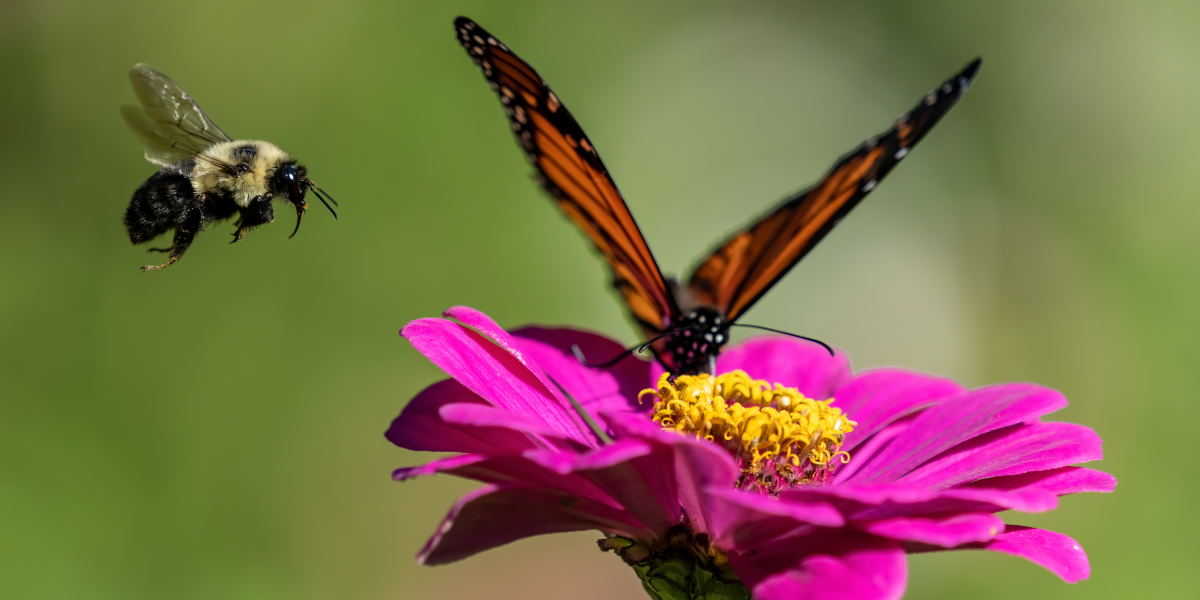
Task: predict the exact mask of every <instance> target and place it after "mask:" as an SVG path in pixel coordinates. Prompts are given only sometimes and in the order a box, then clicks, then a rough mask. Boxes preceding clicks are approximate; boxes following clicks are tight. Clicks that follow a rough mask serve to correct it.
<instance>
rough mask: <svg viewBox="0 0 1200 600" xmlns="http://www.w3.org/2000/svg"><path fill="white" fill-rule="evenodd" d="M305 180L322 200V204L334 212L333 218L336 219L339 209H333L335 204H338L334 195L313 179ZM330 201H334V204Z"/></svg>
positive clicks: (309, 187) (314, 193)
mask: <svg viewBox="0 0 1200 600" xmlns="http://www.w3.org/2000/svg"><path fill="white" fill-rule="evenodd" d="M304 181H305V182H306V183H308V189H310V190H312V193H313V195H314V196H316V197H317V198H319V199H320V200H321V204H324V205H325V208H328V209H329V212H331V213H333V218H335V219H336V218H337V211H335V210H333V206H337V205H338V203H337V200H334V199H333V196H330V195H329V192H326V191H325V190H323V189H321V188H319V187H317V184H315V183H313V181H312V180H311V179H306V180H304ZM326 199H328V200H329V201H328V202H326ZM329 202H332V203H333V206H330V205H329Z"/></svg>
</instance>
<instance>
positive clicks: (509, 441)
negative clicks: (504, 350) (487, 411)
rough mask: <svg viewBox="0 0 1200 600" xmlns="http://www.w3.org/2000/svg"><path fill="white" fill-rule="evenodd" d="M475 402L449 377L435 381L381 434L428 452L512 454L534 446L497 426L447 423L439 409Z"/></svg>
mask: <svg viewBox="0 0 1200 600" xmlns="http://www.w3.org/2000/svg"><path fill="white" fill-rule="evenodd" d="M471 402H473V403H476V404H478V405H479V406H487V405H486V404H484V401H483V399H482V398H480V397H479V396H478V395H476V394H475V393H474V392H472V391H471V390H468V389H467V388H465V387H463V385H462V384H461V383H459V382H457V381H455V380H453V379H447V380H445V381H439V382H437V383H435V384H433V385H431V386H429V387H427V388H425V390H424V391H422V392H421V393H420V394H417V396H416V397H415V398H413V399H412V400H410V401H409V402H408V405H406V406H405V407H404V410H403V411H401V412H400V416H399V417H396V419H395V420H394V421H392V426H391V427H389V428H388V430H387V432H386V433H384V436H385V437H387V439H388V440H389V441H391V442H392V443H393V444H396V445H397V446H400V447H401V448H406V449H408V450H419V451H422V450H423V451H428V452H467V453H478V454H495V453H513V452H520V451H521V450H527V449H530V448H533V447H534V444H533V442H532V441H531V439H530V437H529V436H527V435H525V434H524V433H522V432H520V431H512V430H509V429H503V428H498V427H472V426H466V425H450V424H447V423H446V422H445V420H443V419H442V416H441V414H440V413H439V410H440V409H441V407H442V406H444V405H446V404H463V403H471Z"/></svg>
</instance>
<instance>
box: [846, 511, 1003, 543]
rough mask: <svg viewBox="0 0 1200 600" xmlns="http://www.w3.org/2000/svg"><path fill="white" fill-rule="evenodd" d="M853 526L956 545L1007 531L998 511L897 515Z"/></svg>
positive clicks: (885, 534) (901, 537)
mask: <svg viewBox="0 0 1200 600" xmlns="http://www.w3.org/2000/svg"><path fill="white" fill-rule="evenodd" d="M853 526H854V528H856V529H861V530H862V531H865V532H867V533H870V534H873V535H877V536H880V537H886V538H891V539H894V540H902V541H914V542H922V543H925V544H932V545H934V546H942V547H944V548H953V547H955V546H961V545H962V544H966V543H969V542H986V541H989V540H991V539H992V538H994V537H996V535H997V534H999V533H1001V532H1003V531H1004V520H1003V519H1001V518H1000V517H997V516H995V515H989V514H979V513H965V514H956V515H951V516H949V517H942V518H929V517H895V518H892V519H882V520H877V521H866V522H863V523H857V522H856V523H854V525H853Z"/></svg>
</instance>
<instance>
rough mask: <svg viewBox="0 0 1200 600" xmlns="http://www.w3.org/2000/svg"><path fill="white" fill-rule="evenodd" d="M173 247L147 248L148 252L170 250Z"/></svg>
mask: <svg viewBox="0 0 1200 600" xmlns="http://www.w3.org/2000/svg"><path fill="white" fill-rule="evenodd" d="M170 251H171V247H167V248H146V252H170Z"/></svg>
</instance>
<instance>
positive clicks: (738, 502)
mask: <svg viewBox="0 0 1200 600" xmlns="http://www.w3.org/2000/svg"><path fill="white" fill-rule="evenodd" d="M706 491H707V492H708V501H709V503H710V507H711V508H710V510H711V514H712V529H710V530H708V531H709V534H710V535H711V536H712V539H713V541H714V542H715V543H716V545H717V546H719V547H721V548H724V549H725V550H727V551H735V552H747V551H750V550H753V549H755V548H756V547H757V546H759V545H761V544H763V543H766V542H770V541H772V540H775V539H777V538H779V537H780V536H781V535H784V534H788V533H791V532H795V531H796V530H797V529H799V528H802V527H804V526H806V525H807V526H808V527H807V530H808V531H813V530H815V529H816V527H815V526H822V527H841V526H842V525H844V524H845V523H846V521H845V519H843V518H842V515H841V513H839V512H838V511H837V509H835V508H834V507H833V506H832V505H830V504H829V503H828V502H821V501H817V502H780V501H779V500H778V499H776V498H772V497H770V496H765V495H762V494H758V493H753V492H739V491H737V490H734V489H730V488H728V487H723V486H722V487H709V488H708V489H707V490H706Z"/></svg>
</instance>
